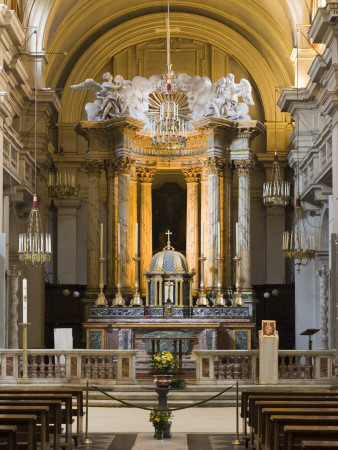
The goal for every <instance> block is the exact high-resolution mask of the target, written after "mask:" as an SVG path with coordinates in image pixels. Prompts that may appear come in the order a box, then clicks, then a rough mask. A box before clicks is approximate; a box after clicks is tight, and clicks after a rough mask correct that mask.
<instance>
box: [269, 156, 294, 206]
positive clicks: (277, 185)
mask: <svg viewBox="0 0 338 450" xmlns="http://www.w3.org/2000/svg"><path fill="white" fill-rule="evenodd" d="M289 201H290V183H289V182H288V181H284V180H282V179H281V174H280V166H279V162H278V155H277V151H275V155H274V159H273V165H272V176H271V181H268V182H267V183H264V184H263V203H264V206H266V207H268V208H279V207H284V206H287V205H288V204H289Z"/></svg>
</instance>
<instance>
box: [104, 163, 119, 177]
mask: <svg viewBox="0 0 338 450" xmlns="http://www.w3.org/2000/svg"><path fill="white" fill-rule="evenodd" d="M105 170H106V175H107V178H110V177H113V176H114V175H115V173H116V171H117V163H116V160H115V159H109V160H107V161H106V162H105Z"/></svg>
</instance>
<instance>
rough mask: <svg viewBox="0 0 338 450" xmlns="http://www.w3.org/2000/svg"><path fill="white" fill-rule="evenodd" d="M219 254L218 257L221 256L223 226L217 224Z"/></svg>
mask: <svg viewBox="0 0 338 450" xmlns="http://www.w3.org/2000/svg"><path fill="white" fill-rule="evenodd" d="M217 253H218V256H220V255H221V224H220V223H219V222H218V224H217Z"/></svg>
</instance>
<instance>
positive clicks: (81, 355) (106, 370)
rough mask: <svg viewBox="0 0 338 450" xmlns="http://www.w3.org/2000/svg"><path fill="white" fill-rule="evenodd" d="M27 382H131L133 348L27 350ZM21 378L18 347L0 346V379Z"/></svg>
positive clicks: (15, 380)
mask: <svg viewBox="0 0 338 450" xmlns="http://www.w3.org/2000/svg"><path fill="white" fill-rule="evenodd" d="M27 353H28V355H27V360H28V366H27V377H28V379H29V380H28V381H29V383H41V382H42V383H43V382H46V383H53V382H54V383H62V384H65V383H83V384H84V383H85V382H86V379H87V378H88V379H90V380H95V383H97V384H99V383H100V382H101V383H102V382H107V380H109V382H110V383H113V384H118V383H120V384H134V383H135V355H136V354H137V353H138V352H137V351H136V350H65V351H63V350H28V352H27ZM20 378H22V351H20V350H0V382H3V383H4V382H5V383H17V381H18V380H19V379H20Z"/></svg>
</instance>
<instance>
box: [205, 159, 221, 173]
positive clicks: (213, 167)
mask: <svg viewBox="0 0 338 450" xmlns="http://www.w3.org/2000/svg"><path fill="white" fill-rule="evenodd" d="M203 165H204V169H205V171H206V174H207V175H219V172H220V170H222V169H223V165H224V159H223V158H220V157H218V156H210V158H207V159H206V160H205V161H203Z"/></svg>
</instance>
